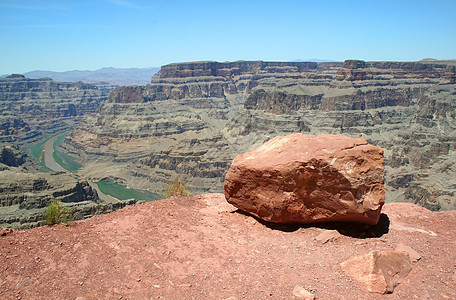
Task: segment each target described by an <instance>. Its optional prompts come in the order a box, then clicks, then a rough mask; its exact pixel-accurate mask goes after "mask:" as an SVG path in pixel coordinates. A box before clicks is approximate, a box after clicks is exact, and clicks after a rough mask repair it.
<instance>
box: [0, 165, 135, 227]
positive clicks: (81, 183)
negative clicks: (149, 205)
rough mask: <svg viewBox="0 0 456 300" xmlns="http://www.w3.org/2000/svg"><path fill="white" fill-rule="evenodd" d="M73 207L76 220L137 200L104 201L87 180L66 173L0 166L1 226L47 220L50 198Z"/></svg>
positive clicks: (14, 225) (29, 225) (23, 224)
mask: <svg viewBox="0 0 456 300" xmlns="http://www.w3.org/2000/svg"><path fill="white" fill-rule="evenodd" d="M54 200H57V201H61V202H62V203H63V204H64V205H66V206H68V207H70V209H71V210H72V213H73V217H74V219H75V220H80V219H83V218H88V217H91V216H93V215H96V214H101V213H107V212H111V211H113V210H115V209H118V208H121V207H125V206H126V205H131V204H133V203H135V201H122V202H121V201H117V202H113V203H104V202H102V201H100V199H99V198H98V194H97V192H96V191H95V190H93V189H92V187H91V186H90V185H89V183H88V182H87V181H86V180H80V179H76V178H74V177H72V176H70V175H67V174H65V173H41V172H33V173H30V172H27V171H25V170H23V169H22V168H14V167H6V166H5V165H2V167H1V169H0V226H3V227H8V228H22V229H23V228H31V227H36V226H42V225H44V224H45V222H44V220H43V214H44V211H45V210H46V207H47V206H48V205H49V204H50V202H51V201H54Z"/></svg>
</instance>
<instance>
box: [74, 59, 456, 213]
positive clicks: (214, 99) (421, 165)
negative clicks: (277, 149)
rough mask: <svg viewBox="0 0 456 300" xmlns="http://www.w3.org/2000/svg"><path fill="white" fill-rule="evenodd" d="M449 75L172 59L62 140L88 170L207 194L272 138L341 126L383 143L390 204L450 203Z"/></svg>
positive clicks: (382, 67)
mask: <svg viewBox="0 0 456 300" xmlns="http://www.w3.org/2000/svg"><path fill="white" fill-rule="evenodd" d="M455 78H456V71H455V66H454V65H451V62H448V63H444V62H407V63H403V62H364V61H353V60H352V61H346V62H344V63H300V62H297V63H275V62H261V61H256V62H246V61H239V62H230V63H218V62H197V63H185V64H172V65H167V66H164V67H162V69H161V71H160V72H159V73H158V75H157V76H156V77H154V78H153V79H152V81H151V83H150V84H148V85H147V86H145V87H141V86H136V87H120V88H117V89H115V90H113V91H112V92H111V94H110V96H109V103H105V104H103V105H102V106H101V107H100V108H99V109H98V110H97V111H96V113H95V114H92V115H88V116H87V117H86V118H85V119H84V120H83V122H82V123H81V124H80V125H79V126H78V127H77V128H76V129H75V130H74V131H73V132H72V133H71V134H70V135H69V137H68V139H67V142H66V144H65V147H66V149H67V151H68V152H71V153H72V154H73V155H77V156H79V157H80V159H82V160H84V161H85V162H87V166H86V167H85V168H84V169H83V170H82V173H83V174H85V175H87V176H89V177H94V178H102V177H104V176H106V173H108V174H109V175H112V176H115V177H119V178H124V179H125V180H127V181H128V183H129V185H131V186H135V187H142V188H148V189H152V190H154V191H156V192H161V189H162V187H163V183H164V182H165V181H166V180H168V179H169V178H171V177H173V176H175V175H176V174H181V175H184V176H187V178H188V180H189V183H190V187H191V188H192V190H193V191H194V192H206V191H222V188H223V179H224V175H225V173H226V170H227V169H228V167H229V165H230V163H231V161H232V159H233V158H234V157H235V156H236V155H237V154H239V153H243V152H246V151H249V150H252V149H254V148H256V147H258V146H259V145H261V144H263V143H264V142H265V141H267V140H269V139H270V138H272V137H275V136H277V135H286V134H289V133H293V132H303V133H311V134H322V133H330V134H343V135H347V136H350V137H361V138H364V139H366V140H367V141H368V142H369V143H371V144H374V145H378V146H381V147H382V148H383V149H384V154H385V163H386V170H385V171H386V188H387V195H386V201H387V202H392V201H407V202H414V203H417V204H419V205H422V206H425V207H427V208H430V209H433V210H439V209H452V208H455V207H456V206H455V205H456V204H455V198H456V194H455V192H456V181H455V180H456V179H455V178H456V177H455V176H454V174H456V156H455V150H456V131H455V129H456V115H455V111H456V96H455V95H456V84H455V82H456V81H455ZM113 166H115V167H113Z"/></svg>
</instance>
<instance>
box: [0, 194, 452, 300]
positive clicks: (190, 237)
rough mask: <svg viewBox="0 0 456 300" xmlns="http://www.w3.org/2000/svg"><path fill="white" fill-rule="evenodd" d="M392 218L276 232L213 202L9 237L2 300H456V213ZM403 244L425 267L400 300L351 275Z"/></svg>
mask: <svg viewBox="0 0 456 300" xmlns="http://www.w3.org/2000/svg"><path fill="white" fill-rule="evenodd" d="M382 212H383V215H382V217H381V221H380V223H379V225H378V226H376V227H368V226H366V225H355V224H345V225H344V224H326V225H312V226H290V225H288V226H282V225H271V224H266V223H264V222H261V221H259V220H257V219H255V218H253V217H251V216H249V215H246V214H244V213H241V212H239V211H237V210H236V208H234V207H233V206H231V205H230V204H228V203H227V202H226V201H225V199H224V196H223V195H222V194H205V195H201V196H194V197H172V198H169V199H165V200H159V201H155V202H149V203H143V204H138V205H134V206H130V207H127V208H124V209H120V210H117V211H115V212H113V213H110V214H106V215H99V216H95V217H92V218H89V219H86V220H82V221H77V222H73V223H72V224H71V225H69V226H66V227H64V226H60V225H58V226H53V227H47V226H45V227H39V228H33V229H29V230H18V231H13V232H8V231H4V232H2V233H1V235H2V236H0V249H1V252H0V298H2V299H78V300H83V299H294V298H296V297H298V296H299V295H298V293H297V292H296V291H298V290H299V287H302V288H304V289H306V290H307V291H309V292H311V293H312V294H313V295H314V296H315V298H316V299H456V253H455V251H454V249H456V241H455V239H454V236H455V233H456V211H446V212H431V211H429V210H427V209H425V208H422V207H419V206H416V205H414V204H407V203H388V204H386V205H385V206H384V208H383V211H382ZM334 230H337V231H334ZM325 232H326V233H331V236H332V238H330V239H327V238H322V233H325ZM399 244H404V245H406V246H409V247H412V248H413V249H414V250H415V251H417V252H418V253H419V254H420V255H421V259H420V260H418V261H417V262H414V263H413V269H412V271H411V272H410V273H409V274H408V275H407V277H405V279H403V281H402V283H401V284H399V286H397V287H396V289H395V290H394V292H393V293H392V294H386V295H380V294H372V293H368V292H366V291H365V290H363V289H362V288H360V286H358V284H357V283H356V282H354V281H352V280H351V279H350V278H349V277H348V276H347V275H346V274H345V273H344V271H343V270H342V268H341V267H340V263H341V262H343V261H345V260H346V259H348V258H350V257H353V256H356V255H362V254H366V253H368V252H370V251H372V250H394V249H395V248H396V247H397V246H398V245H399Z"/></svg>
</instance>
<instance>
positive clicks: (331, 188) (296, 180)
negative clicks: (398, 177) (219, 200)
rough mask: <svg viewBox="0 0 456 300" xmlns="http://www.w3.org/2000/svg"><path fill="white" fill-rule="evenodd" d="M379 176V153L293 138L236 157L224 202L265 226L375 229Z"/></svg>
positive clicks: (334, 139)
mask: <svg viewBox="0 0 456 300" xmlns="http://www.w3.org/2000/svg"><path fill="white" fill-rule="evenodd" d="M383 175H384V167H383V151H382V149H381V148H380V147H376V146H373V145H370V144H368V143H367V142H366V141H365V140H364V139H354V138H349V137H345V136H338V135H320V136H315V135H304V134H300V133H296V134H292V135H289V136H285V137H282V136H281V137H276V138H274V139H272V140H270V141H269V142H267V143H265V144H264V145H263V146H261V147H259V148H258V149H256V150H254V151H251V152H248V153H244V154H241V155H238V156H237V157H236V158H235V159H234V161H233V164H232V165H231V167H230V169H229V170H228V173H227V175H226V178H225V197H226V199H227V201H228V202H229V203H231V204H233V205H234V206H236V207H237V208H239V209H241V210H243V211H246V212H248V213H251V214H252V215H254V216H257V217H259V218H261V219H263V220H265V221H269V222H275V223H312V222H323V221H325V222H326V221H353V222H362V223H367V224H376V223H377V222H378V220H379V216H380V210H381V208H382V206H383V204H384V199H385V188H384V184H383Z"/></svg>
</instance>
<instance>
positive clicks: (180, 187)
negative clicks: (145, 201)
mask: <svg viewBox="0 0 456 300" xmlns="http://www.w3.org/2000/svg"><path fill="white" fill-rule="evenodd" d="M189 195H190V192H189V191H188V190H187V182H186V181H185V180H181V179H180V178H179V177H176V178H174V180H173V181H168V182H167V183H166V185H165V198H169V197H171V196H189Z"/></svg>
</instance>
